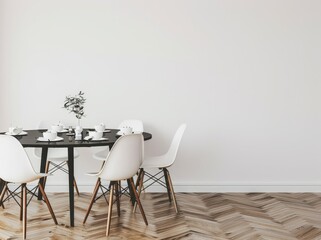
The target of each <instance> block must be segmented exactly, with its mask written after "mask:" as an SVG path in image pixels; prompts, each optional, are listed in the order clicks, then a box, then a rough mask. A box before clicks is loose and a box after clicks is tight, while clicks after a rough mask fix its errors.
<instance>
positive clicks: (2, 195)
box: [0, 183, 8, 208]
mask: <svg viewBox="0 0 321 240" xmlns="http://www.w3.org/2000/svg"><path fill="white" fill-rule="evenodd" d="M7 190H8V186H7V183H4V186H3V189H2V192H1V195H0V203H1V206H2V208H4V204H3V202H2V201H3V198H4V195H5V194H6V192H7Z"/></svg>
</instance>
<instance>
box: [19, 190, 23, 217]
mask: <svg viewBox="0 0 321 240" xmlns="http://www.w3.org/2000/svg"><path fill="white" fill-rule="evenodd" d="M20 187H21V192H20V221H22V220H23V191H22V190H23V189H22V184H21V186H20Z"/></svg>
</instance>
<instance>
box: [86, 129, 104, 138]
mask: <svg viewBox="0 0 321 240" xmlns="http://www.w3.org/2000/svg"><path fill="white" fill-rule="evenodd" d="M88 136H89V137H92V138H93V140H99V139H101V138H102V137H103V132H96V131H89V132H88Z"/></svg>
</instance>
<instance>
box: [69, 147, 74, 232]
mask: <svg viewBox="0 0 321 240" xmlns="http://www.w3.org/2000/svg"><path fill="white" fill-rule="evenodd" d="M68 175H69V208H70V210H69V211H70V227H74V226H75V223H74V218H75V206H74V148H73V147H68Z"/></svg>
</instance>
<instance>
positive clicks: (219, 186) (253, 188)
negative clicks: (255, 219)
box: [30, 182, 321, 193]
mask: <svg viewBox="0 0 321 240" xmlns="http://www.w3.org/2000/svg"><path fill="white" fill-rule="evenodd" d="M30 187H32V185H30ZM78 188H79V191H80V192H88V193H91V192H92V191H93V190H94V185H88V184H81V183H80V184H78ZM174 189H175V192H213V193H216V192H321V183H320V182H290V183H289V182H256V183H250V182H248V183H246V182H223V183H222V182H220V183H186V182H185V183H177V184H174ZM46 191H47V192H68V185H54V184H50V185H49V184H48V185H47V186H46ZM164 191H165V189H164V188H163V187H162V186H160V185H156V184H155V185H153V186H151V187H150V188H148V191H147V192H164Z"/></svg>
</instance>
